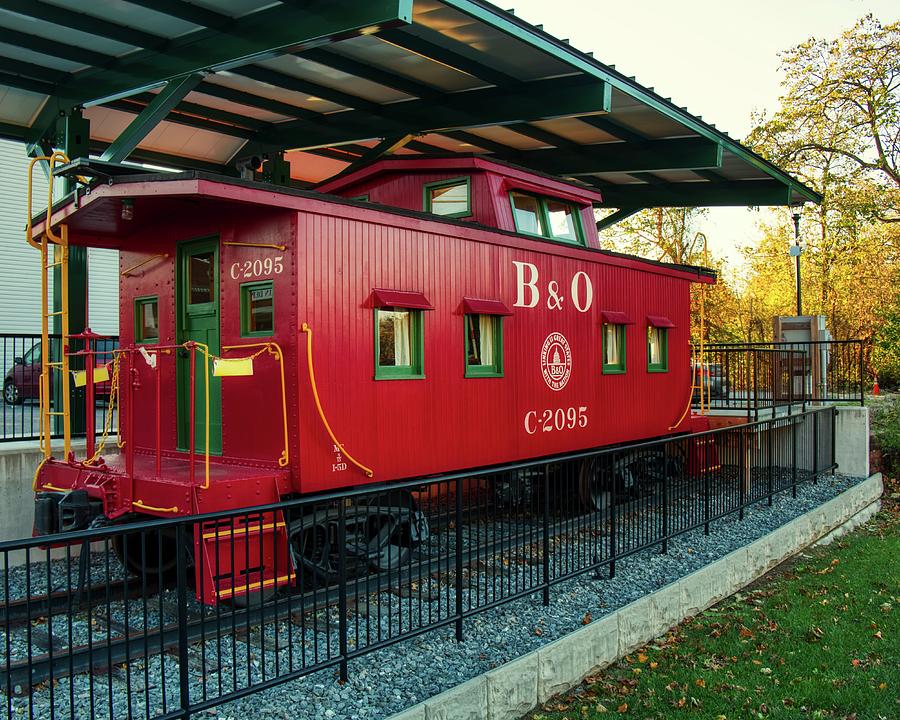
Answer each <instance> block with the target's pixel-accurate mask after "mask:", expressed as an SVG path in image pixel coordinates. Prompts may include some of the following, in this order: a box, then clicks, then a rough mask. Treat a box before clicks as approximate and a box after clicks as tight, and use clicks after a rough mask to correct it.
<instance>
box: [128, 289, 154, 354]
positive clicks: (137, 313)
mask: <svg viewBox="0 0 900 720" xmlns="http://www.w3.org/2000/svg"><path fill="white" fill-rule="evenodd" d="M151 305H152V306H154V308H155V315H156V337H152V336H148V335H146V334H145V332H144V331H145V328H146V324H145V323H144V314H145V313H146V308H147V307H148V306H151ZM134 341H135V342H136V343H138V344H141V345H149V344H153V343H159V296H158V295H147V296H145V297H139V298H135V300H134Z"/></svg>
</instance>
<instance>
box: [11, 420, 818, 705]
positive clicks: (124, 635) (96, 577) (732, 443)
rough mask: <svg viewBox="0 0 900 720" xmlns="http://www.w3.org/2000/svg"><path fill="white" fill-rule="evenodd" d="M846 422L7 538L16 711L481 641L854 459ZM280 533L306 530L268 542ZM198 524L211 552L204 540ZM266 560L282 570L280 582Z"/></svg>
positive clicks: (112, 700)
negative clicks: (442, 633) (430, 638)
mask: <svg viewBox="0 0 900 720" xmlns="http://www.w3.org/2000/svg"><path fill="white" fill-rule="evenodd" d="M835 416H836V410H835V408H834V407H822V408H815V409H808V410H806V411H805V412H799V413H796V414H793V415H791V416H786V417H777V418H772V419H765V420H760V421H757V422H753V423H749V424H746V425H741V426H733V427H727V428H722V429H717V430H712V431H708V432H704V433H699V434H693V435H685V436H677V437H673V438H668V439H663V440H655V441H650V442H644V443H639V444H635V445H630V446H626V447H616V448H603V449H598V450H591V451H585V452H579V453H571V454H567V455H563V456H559V457H554V458H549V459H546V458H545V459H540V460H534V461H528V462H519V463H514V464H509V465H504V466H498V467H491V468H485V469H482V470H473V471H466V472H459V473H454V474H449V475H444V476H440V477H432V478H417V479H414V480H410V481H406V482H398V483H395V484H392V485H390V486H379V487H372V486H369V487H363V488H360V489H357V490H350V491H341V492H335V493H330V494H323V495H317V496H313V497H305V498H301V499H296V500H291V501H285V502H280V503H276V504H272V505H266V506H262V507H257V508H252V509H245V510H241V511H231V512H217V513H212V514H207V515H202V516H194V517H181V518H170V519H164V520H156V521H148V522H141V523H132V524H123V525H117V526H113V527H104V528H97V529H93V530H87V531H80V532H74V533H68V534H65V535H60V536H58V537H57V538H55V539H54V542H55V548H56V549H53V548H51V547H49V546H47V545H46V544H45V543H46V542H47V540H46V538H29V539H24V540H17V541H10V542H3V543H0V595H2V604H0V630H2V633H3V635H2V637H3V638H4V639H5V642H3V643H0V702H2V704H3V706H5V717H6V718H8V719H9V720H12V718H23V717H28V718H42V719H46V720H58V719H60V718H69V719H70V720H72V719H74V718H82V717H109V718H120V717H121V718H126V717H142V718H187V717H192V716H198V717H200V716H205V713H206V712H207V711H208V710H211V709H212V708H216V707H220V706H221V705H222V704H223V703H225V702H227V701H230V700H234V699H237V698H241V697H245V696H248V695H251V694H254V693H260V692H263V691H265V690H267V689H269V688H272V687H273V686H275V685H277V684H279V683H283V682H286V681H288V680H292V679H296V678H300V677H303V676H306V675H309V674H311V673H314V672H316V671H320V670H325V669H333V670H335V671H336V674H337V675H339V676H340V677H342V678H346V677H347V676H348V673H349V672H350V670H351V664H352V663H353V662H354V661H356V660H358V659H360V658H363V657H365V656H367V655H370V654H371V653H374V652H375V651H378V650H381V649H384V648H387V647H390V646H392V645H395V644H397V643H400V642H402V641H405V640H409V639H411V638H415V637H417V636H419V635H421V634H423V633H426V632H431V631H434V630H437V629H440V628H450V629H452V630H453V632H454V633H455V635H456V638H457V639H458V640H460V641H461V640H464V639H465V637H466V622H467V621H468V620H469V619H470V618H473V617H474V616H476V615H479V614H481V613H484V612H485V611H486V610H488V609H490V608H495V607H498V606H502V605H505V604H507V603H510V602H512V601H514V600H523V601H524V600H525V599H526V598H529V597H540V598H541V600H542V601H543V603H544V604H548V603H549V602H550V601H551V596H552V593H553V589H554V588H555V587H556V586H558V585H560V584H561V583H563V582H565V581H567V580H570V579H573V578H576V577H579V576H582V575H586V574H596V573H597V572H598V571H600V570H606V571H608V575H609V577H610V578H612V577H613V576H614V575H615V572H616V568H617V564H618V563H620V562H621V561H622V559H623V558H625V557H628V556H630V555H633V554H635V553H638V552H641V551H645V550H648V549H650V548H660V549H661V550H662V551H663V552H666V551H667V550H668V546H669V543H670V542H671V541H672V539H673V538H676V537H678V536H679V535H682V534H684V533H687V532H690V531H697V530H700V531H702V532H705V533H706V534H713V533H716V532H717V531H718V530H719V528H720V525H719V522H720V521H722V520H723V519H724V518H726V517H729V516H733V517H735V518H737V519H738V520H740V519H743V517H744V513H745V511H746V510H747V508H748V507H750V506H752V505H759V504H762V508H761V509H760V511H761V512H765V510H764V508H765V506H766V505H770V504H772V502H773V498H775V497H776V496H777V495H778V494H780V493H785V494H791V495H796V494H797V493H798V489H799V488H801V487H802V486H803V485H805V484H808V483H816V482H817V481H819V480H820V478H821V476H822V475H823V473H826V472H830V471H832V470H833V469H834V468H835V454H834V448H835V445H834V423H835ZM410 500H414V502H415V505H411V504H409V501H410ZM264 530H265V531H267V532H269V533H270V536H272V537H278V536H279V534H280V536H281V537H283V538H286V537H287V536H290V542H287V541H286V540H285V541H284V542H274V543H269V544H265V543H262V542H257V540H258V538H260V537H262V534H261V533H262V532H263V531H264ZM256 531H259V532H257V533H256V534H255V535H254V534H253V533H254V532H256ZM196 538H203V539H204V540H205V541H207V542H210V543H214V544H215V545H216V547H215V548H213V550H214V551H213V552H208V553H206V554H201V555H198V554H196V553H195V551H194V548H195V546H196V540H195V539H196ZM57 541H59V542H57ZM79 553H80V554H79ZM117 557H121V558H124V561H125V563H126V564H127V566H128V569H129V572H127V573H126V572H124V571H123V570H122V566H121V565H120V564H119V562H118V560H117ZM209 564H211V566H209V567H207V565H209ZM237 567H240V568H242V571H241V573H237V572H236V571H235V568H237ZM266 567H274V568H281V571H280V572H282V575H281V576H279V577H278V578H277V581H274V582H272V581H267V580H265V579H264V578H265V577H267V575H266V571H265V568H266ZM211 583H212V585H211ZM276 587H277V591H276ZM161 588H162V589H161ZM197 597H200V598H207V599H210V598H211V599H216V598H218V602H215V603H209V604H207V603H203V602H199V601H198V600H196V598H197ZM332 681H333V679H331V678H326V679H323V680H322V681H321V682H332ZM220 709H221V708H220ZM2 715H3V712H2V711H0V716H2Z"/></svg>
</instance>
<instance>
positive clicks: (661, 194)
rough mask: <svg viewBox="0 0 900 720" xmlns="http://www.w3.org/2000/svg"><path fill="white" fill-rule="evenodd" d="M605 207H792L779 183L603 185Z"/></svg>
mask: <svg viewBox="0 0 900 720" xmlns="http://www.w3.org/2000/svg"><path fill="white" fill-rule="evenodd" d="M600 193H601V194H602V195H603V206H604V207H615V208H632V207H644V208H649V207H726V206H746V205H790V204H791V187H790V185H787V184H785V183H783V182H781V181H779V180H742V181H737V182H721V183H712V182H695V183H681V184H678V185H667V186H663V185H650V184H646V185H603V186H601V187H600Z"/></svg>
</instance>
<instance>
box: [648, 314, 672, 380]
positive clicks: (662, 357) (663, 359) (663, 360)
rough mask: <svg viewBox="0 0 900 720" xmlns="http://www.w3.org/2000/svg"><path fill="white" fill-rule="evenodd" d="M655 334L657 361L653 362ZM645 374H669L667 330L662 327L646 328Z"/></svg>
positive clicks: (651, 326)
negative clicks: (657, 344) (657, 347)
mask: <svg viewBox="0 0 900 720" xmlns="http://www.w3.org/2000/svg"><path fill="white" fill-rule="evenodd" d="M654 334H656V337H657V342H658V343H659V361H658V362H653V344H654V339H653V336H654ZM647 372H652V373H664V372H669V329H668V328H664V327H654V326H653V325H649V326H648V327H647Z"/></svg>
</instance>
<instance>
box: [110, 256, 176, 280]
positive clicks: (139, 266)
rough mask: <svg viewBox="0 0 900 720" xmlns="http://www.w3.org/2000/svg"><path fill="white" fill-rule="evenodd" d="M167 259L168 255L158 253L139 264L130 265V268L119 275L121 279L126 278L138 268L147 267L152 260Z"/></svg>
mask: <svg viewBox="0 0 900 720" xmlns="http://www.w3.org/2000/svg"><path fill="white" fill-rule="evenodd" d="M167 257H169V253H158V254H156V255H151V256H150V257H148V258H147V259H146V260H141V261H140V262H139V263H136V264H135V265H132V266H131V267H130V268H127V269H126V270H123V271H122V272H121V273H119V274H120V275H121V276H122V277H128V276H129V275H131V273H133V272H134V271H135V270H137V269H138V268H141V267H144V265H147V264H148V263H152V262H153V261H154V260H159V259H160V258H167Z"/></svg>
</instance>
